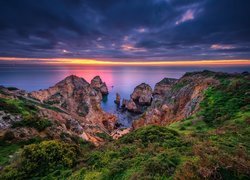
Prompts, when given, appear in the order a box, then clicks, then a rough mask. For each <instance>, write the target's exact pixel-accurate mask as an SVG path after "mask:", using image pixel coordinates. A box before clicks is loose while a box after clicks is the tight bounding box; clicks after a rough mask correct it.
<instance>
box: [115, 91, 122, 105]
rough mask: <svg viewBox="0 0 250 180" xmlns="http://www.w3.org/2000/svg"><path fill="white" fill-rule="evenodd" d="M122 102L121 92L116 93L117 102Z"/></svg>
mask: <svg viewBox="0 0 250 180" xmlns="http://www.w3.org/2000/svg"><path fill="white" fill-rule="evenodd" d="M120 103H121V96H120V94H119V93H116V98H115V104H117V105H120Z"/></svg>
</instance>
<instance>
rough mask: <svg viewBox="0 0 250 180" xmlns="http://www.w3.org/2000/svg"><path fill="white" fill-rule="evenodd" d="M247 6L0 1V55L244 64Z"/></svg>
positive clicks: (240, 1) (248, 45) (145, 0)
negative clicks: (225, 61) (207, 61)
mask: <svg viewBox="0 0 250 180" xmlns="http://www.w3.org/2000/svg"><path fill="white" fill-rule="evenodd" d="M249 18H250V1H248V0H39V1H36V0H0V57H19V58H85V59H98V60H99V59H100V60H111V61H131V62H133V61H138V60H140V61H145V62H146V61H176V60H184V61H186V60H207V59H209V60H211V59H212V60H216V59H250V19H249Z"/></svg>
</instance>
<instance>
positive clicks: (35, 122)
mask: <svg viewBox="0 0 250 180" xmlns="http://www.w3.org/2000/svg"><path fill="white" fill-rule="evenodd" d="M51 125H52V122H51V121H50V120H47V119H43V118H40V117H38V116H28V117H25V118H24V119H23V120H21V121H17V122H15V123H14V124H13V125H12V128H16V127H32V128H35V129H37V130H38V131H43V130H44V129H46V128H47V127H50V126H51Z"/></svg>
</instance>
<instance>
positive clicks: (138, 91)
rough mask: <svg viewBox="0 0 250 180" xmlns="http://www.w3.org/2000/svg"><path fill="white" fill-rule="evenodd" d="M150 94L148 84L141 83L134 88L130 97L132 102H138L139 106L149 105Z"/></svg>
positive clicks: (151, 91)
mask: <svg viewBox="0 0 250 180" xmlns="http://www.w3.org/2000/svg"><path fill="white" fill-rule="evenodd" d="M152 93H153V90H152V88H151V87H150V86H149V85H148V84H146V83H142V84H140V85H138V86H136V87H135V89H134V91H133V93H132V94H131V95H130V97H131V99H132V100H133V101H135V102H138V104H139V105H150V103H151V100H152Z"/></svg>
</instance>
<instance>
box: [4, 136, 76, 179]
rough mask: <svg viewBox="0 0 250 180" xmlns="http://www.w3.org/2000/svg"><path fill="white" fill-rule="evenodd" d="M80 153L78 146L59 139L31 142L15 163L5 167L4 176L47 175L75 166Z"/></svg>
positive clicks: (24, 177)
mask: <svg viewBox="0 0 250 180" xmlns="http://www.w3.org/2000/svg"><path fill="white" fill-rule="evenodd" d="M78 155H79V149H78V147H77V146H74V145H71V144H67V143H63V142H59V141H54V140H53V141H43V142H41V143H39V144H31V145H28V146H25V147H24V148H23V150H22V152H21V154H20V157H19V158H18V159H17V160H16V162H15V164H13V165H12V166H10V167H8V168H6V169H5V170H4V172H3V174H2V177H11V178H12V179H16V178H18V179H26V178H31V177H32V178H34V177H41V176H45V175H47V174H49V173H51V172H53V171H55V170H60V169H65V168H71V167H73V166H74V165H75V164H76V160H77V157H78ZM15 176H17V177H15ZM0 178H1V177H0Z"/></svg>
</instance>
